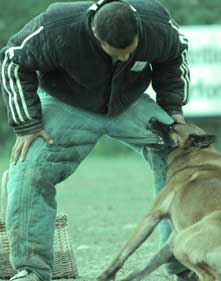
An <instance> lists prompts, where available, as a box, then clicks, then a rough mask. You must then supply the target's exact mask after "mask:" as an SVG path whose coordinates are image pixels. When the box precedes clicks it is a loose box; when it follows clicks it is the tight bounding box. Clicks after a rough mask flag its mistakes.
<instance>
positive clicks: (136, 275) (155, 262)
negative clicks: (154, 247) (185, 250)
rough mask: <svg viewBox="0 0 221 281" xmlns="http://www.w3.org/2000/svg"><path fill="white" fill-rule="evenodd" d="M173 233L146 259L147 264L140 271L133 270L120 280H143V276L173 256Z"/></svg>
mask: <svg viewBox="0 0 221 281" xmlns="http://www.w3.org/2000/svg"><path fill="white" fill-rule="evenodd" d="M174 236H175V233H172V234H171V235H170V237H169V239H168V240H167V242H166V243H165V244H164V245H163V246H162V247H161V248H160V249H159V251H158V252H156V253H155V254H154V255H153V256H152V258H151V259H150V260H149V261H148V264H147V265H146V266H145V267H144V269H142V270H141V271H133V272H132V273H130V274H129V275H128V276H127V277H126V278H124V279H122V280H121V281H131V280H143V278H144V277H145V276H147V275H149V274H150V273H152V272H153V271H155V270H156V269H157V268H158V267H160V266H161V265H163V264H165V263H167V262H168V261H169V260H170V259H171V258H172V257H173V241H174Z"/></svg>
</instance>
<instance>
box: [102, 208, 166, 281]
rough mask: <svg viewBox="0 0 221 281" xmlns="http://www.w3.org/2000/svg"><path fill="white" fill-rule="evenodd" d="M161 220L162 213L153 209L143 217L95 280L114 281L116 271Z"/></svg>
mask: <svg viewBox="0 0 221 281" xmlns="http://www.w3.org/2000/svg"><path fill="white" fill-rule="evenodd" d="M161 218H162V213H161V212H160V211H158V210H153V209H152V211H151V212H149V213H148V214H147V215H145V217H144V218H143V219H142V221H141V222H140V223H139V224H138V225H137V227H136V228H135V230H134V232H133V233H132V235H131V236H130V238H129V240H128V241H127V243H126V244H125V246H124V247H123V248H122V250H121V251H120V253H119V254H118V255H117V256H116V257H115V258H114V259H113V261H112V263H111V265H110V266H109V267H108V268H107V269H106V270H105V271H104V272H103V273H102V274H101V275H100V276H99V277H98V278H97V280H98V281H107V280H114V277H115V275H116V273H117V271H118V270H119V269H120V268H121V267H122V266H123V264H124V263H125V261H126V260H127V259H128V257H129V256H130V255H131V254H132V253H133V252H134V251H135V250H136V249H137V248H138V247H139V246H140V245H141V244H142V243H143V242H144V241H145V240H146V239H147V238H148V236H149V235H150V234H151V233H152V231H153V229H154V228H155V226H156V225H157V224H158V223H159V222H160V220H161Z"/></svg>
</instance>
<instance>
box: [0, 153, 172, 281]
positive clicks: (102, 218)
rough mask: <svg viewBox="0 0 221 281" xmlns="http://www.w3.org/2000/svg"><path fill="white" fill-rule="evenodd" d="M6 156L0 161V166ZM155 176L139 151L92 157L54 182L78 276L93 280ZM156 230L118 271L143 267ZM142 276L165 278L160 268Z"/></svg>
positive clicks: (147, 202) (142, 205)
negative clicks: (62, 178) (61, 180)
mask: <svg viewBox="0 0 221 281" xmlns="http://www.w3.org/2000/svg"><path fill="white" fill-rule="evenodd" d="M6 167H7V160H4V161H3V159H2V161H1V162H0V171H1V172H2V170H3V169H5V168H6ZM152 191H153V176H152V173H151V171H150V168H149V166H148V164H147V163H146V162H145V161H144V160H143V159H142V158H141V157H140V156H139V155H137V154H130V155H126V156H123V155H121V156H118V157H116V156H114V157H109V158H105V157H95V155H94V154H93V153H92V155H90V156H89V157H88V158H87V159H86V160H85V161H84V162H83V163H82V164H81V166H80V167H79V168H78V170H77V171H76V173H75V174H74V175H72V176H71V177H69V178H68V179H67V180H66V181H64V182H63V183H61V184H60V185H58V186H57V199H58V208H59V213H61V212H62V213H66V214H67V215H68V221H69V225H70V230H71V238H72V243H73V249H74V253H75V257H76V261H77V267H78V270H79V273H80V277H79V280H81V281H89V280H95V277H96V276H97V275H98V274H99V273H101V271H102V270H103V269H104V268H105V266H107V265H108V264H109V263H110V261H111V260H112V257H113V256H114V255H115V254H116V253H117V251H118V250H119V248H120V247H121V246H122V245H123V243H124V241H125V240H126V239H127V238H128V236H129V235H130V233H131V231H132V230H133V228H134V227H135V225H136V224H137V222H138V221H139V220H140V219H141V217H142V216H143V215H144V214H145V212H146V211H147V209H148V208H149V207H150V206H151V203H152ZM157 242H158V232H157V231H155V232H154V234H153V235H152V237H151V238H150V239H149V240H148V242H145V243H144V244H143V245H142V247H141V248H140V249H139V250H138V251H137V252H136V253H135V254H134V256H132V257H131V258H130V259H129V260H128V262H127V263H126V265H125V266H124V268H123V270H122V271H121V273H120V274H119V276H122V275H125V274H127V273H129V271H130V270H133V269H135V268H136V267H142V265H144V264H145V261H146V260H148V256H150V255H152V253H153V252H154V251H155V250H156V249H157ZM145 280H151V281H157V280H159V281H161V280H162V281H163V280H169V279H168V278H166V277H164V274H163V272H162V270H159V271H158V272H157V273H155V274H152V275H151V276H150V277H148V278H146V279H145Z"/></svg>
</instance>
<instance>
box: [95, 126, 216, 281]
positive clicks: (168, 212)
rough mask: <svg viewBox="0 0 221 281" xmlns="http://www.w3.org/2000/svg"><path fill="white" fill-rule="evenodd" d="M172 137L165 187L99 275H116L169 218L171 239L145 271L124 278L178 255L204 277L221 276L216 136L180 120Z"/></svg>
mask: <svg viewBox="0 0 221 281" xmlns="http://www.w3.org/2000/svg"><path fill="white" fill-rule="evenodd" d="M171 138H172V139H173V140H174V141H175V143H176V144H177V147H176V148H175V149H174V150H173V151H172V152H171V153H170V154H169V156H168V159H167V181H166V185H165V187H164V188H163V190H162V191H161V192H160V193H159V194H158V196H157V198H156V199H155V201H154V204H153V207H152V208H151V209H150V211H149V212H148V213H147V214H146V215H145V216H144V218H143V219H142V221H141V222H140V223H139V224H138V226H137V227H136V229H135V230H134V232H133V233H132V235H131V237H130V238H129V240H128V241H127V243H126V245H125V246H124V247H123V248H122V250H121V251H120V253H119V254H118V255H117V256H116V257H115V258H114V260H113V262H112V263H111V265H110V266H109V267H108V268H107V269H106V270H105V271H104V272H103V273H102V275H100V277H98V279H97V280H99V281H107V280H115V275H116V273H117V271H118V270H119V269H120V268H121V267H122V266H123V264H124V262H125V261H126V260H127V258H128V257H129V256H130V255H131V254H132V253H133V252H134V251H135V250H136V249H137V248H138V247H139V246H140V245H141V244H142V243H143V242H144V241H145V240H146V239H147V238H148V237H149V235H150V234H151V233H152V231H153V230H154V228H155V227H156V226H157V225H158V223H159V222H160V221H161V220H162V219H164V218H169V219H170V221H171V225H172V226H173V229H174V231H173V233H172V234H171V236H170V238H169V240H168V242H167V243H166V245H165V246H164V247H163V248H161V249H160V251H159V252H158V253H157V254H155V256H154V257H153V258H152V259H151V260H150V261H149V263H148V265H147V266H146V267H145V268H144V269H143V270H142V271H138V272H133V273H131V274H130V275H129V276H128V277H127V278H125V279H123V280H124V281H129V280H133V281H138V280H143V278H144V276H146V275H147V274H149V273H151V272H152V271H153V270H155V269H156V268H157V267H158V266H160V265H161V264H163V263H165V262H167V261H168V260H169V259H170V258H171V257H172V256H173V255H174V256H175V257H176V258H177V259H178V260H179V261H180V262H181V263H182V264H184V265H185V266H186V267H187V268H189V269H190V270H191V271H193V272H195V273H196V274H197V275H198V277H199V280H200V281H215V280H217V281H218V280H219V281H221V156H220V155H219V154H218V153H217V152H215V151H214V150H213V149H212V148H211V145H210V144H211V143H212V142H214V140H215V137H214V136H210V135H207V134H206V133H205V132H204V131H202V130H201V129H200V128H198V127H196V126H194V125H175V126H174V130H173V132H172V133H171Z"/></svg>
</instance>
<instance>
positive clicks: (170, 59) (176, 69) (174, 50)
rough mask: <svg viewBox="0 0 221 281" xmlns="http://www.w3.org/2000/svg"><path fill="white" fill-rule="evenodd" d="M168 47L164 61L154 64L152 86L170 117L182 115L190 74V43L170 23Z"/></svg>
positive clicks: (176, 27)
mask: <svg viewBox="0 0 221 281" xmlns="http://www.w3.org/2000/svg"><path fill="white" fill-rule="evenodd" d="M169 23H170V26H169V29H168V36H167V39H168V44H167V45H168V46H167V48H165V49H164V50H163V51H162V52H163V55H162V57H163V59H162V57H161V60H160V61H156V62H154V63H153V64H152V68H153V76H152V86H153V89H154V90H155V92H156V100H157V103H158V104H159V105H160V106H161V107H162V108H163V109H164V110H166V111H167V112H168V113H169V114H170V115H173V114H182V106H183V105H185V104H186V103H187V102H188V97H189V82H190V73H189V68H188V64H187V51H188V41H187V39H186V38H185V36H184V35H182V34H180V33H179V29H178V26H177V25H176V24H175V23H174V22H173V21H172V20H170V21H169Z"/></svg>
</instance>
